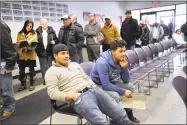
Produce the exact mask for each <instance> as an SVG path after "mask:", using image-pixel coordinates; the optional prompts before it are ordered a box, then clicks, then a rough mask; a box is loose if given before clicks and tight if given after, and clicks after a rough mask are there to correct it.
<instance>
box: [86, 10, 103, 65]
mask: <svg viewBox="0 0 187 125" xmlns="http://www.w3.org/2000/svg"><path fill="white" fill-rule="evenodd" d="M89 18H90V22H89V23H88V24H87V25H86V26H85V27H84V35H85V36H86V48H87V52H88V59H89V61H92V62H93V61H96V60H97V59H98V58H99V56H100V44H99V43H96V41H95V40H94V37H96V36H97V35H98V33H99V32H101V26H100V25H99V24H98V23H97V21H96V15H95V14H94V13H91V14H90V15H89Z"/></svg>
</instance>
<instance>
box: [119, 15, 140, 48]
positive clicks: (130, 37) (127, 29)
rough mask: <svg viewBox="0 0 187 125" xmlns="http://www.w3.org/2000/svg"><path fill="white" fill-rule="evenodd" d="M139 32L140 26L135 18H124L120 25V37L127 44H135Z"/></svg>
mask: <svg viewBox="0 0 187 125" xmlns="http://www.w3.org/2000/svg"><path fill="white" fill-rule="evenodd" d="M139 33H140V28H139V25H138V22H137V20H136V19H133V18H131V19H127V18H126V19H125V20H124V21H123V23H122V26H121V31H120V34H121V37H122V39H124V40H125V41H126V42H127V44H129V45H135V44H136V38H137V37H138V35H139Z"/></svg>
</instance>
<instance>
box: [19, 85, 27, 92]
mask: <svg viewBox="0 0 187 125" xmlns="http://www.w3.org/2000/svg"><path fill="white" fill-rule="evenodd" d="M25 89H27V87H26V86H21V87H20V88H19V89H18V91H23V90H25Z"/></svg>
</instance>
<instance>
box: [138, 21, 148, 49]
mask: <svg viewBox="0 0 187 125" xmlns="http://www.w3.org/2000/svg"><path fill="white" fill-rule="evenodd" d="M140 27H141V29H142V34H141V36H140V40H141V41H142V44H141V45H142V46H147V45H148V44H149V33H150V31H149V28H148V27H147V25H146V24H145V23H144V20H141V21H140Z"/></svg>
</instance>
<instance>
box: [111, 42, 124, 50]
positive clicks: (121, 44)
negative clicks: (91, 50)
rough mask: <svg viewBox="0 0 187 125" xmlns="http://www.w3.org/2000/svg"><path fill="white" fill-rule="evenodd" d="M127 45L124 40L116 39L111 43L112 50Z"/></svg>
mask: <svg viewBox="0 0 187 125" xmlns="http://www.w3.org/2000/svg"><path fill="white" fill-rule="evenodd" d="M126 45H127V43H126V42H125V41H124V40H115V41H113V42H112V43H111V44H110V50H116V49H117V48H118V47H125V46H126Z"/></svg>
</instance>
